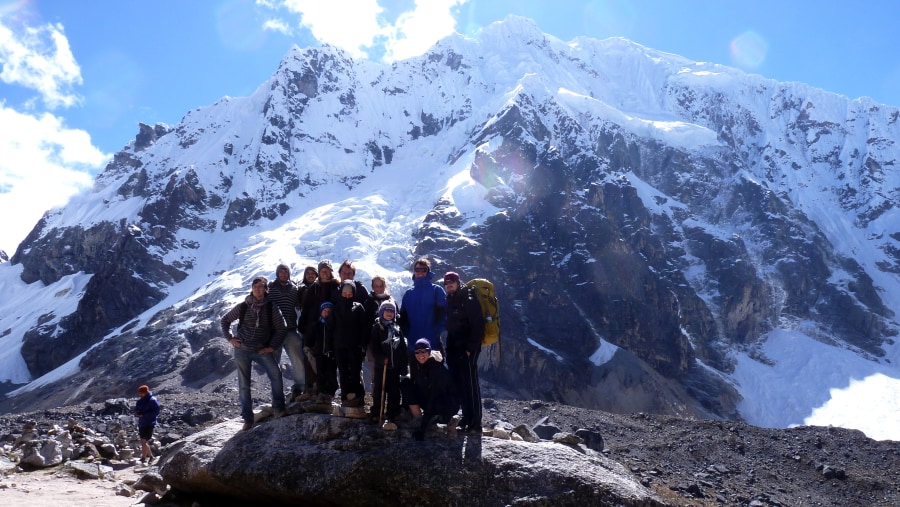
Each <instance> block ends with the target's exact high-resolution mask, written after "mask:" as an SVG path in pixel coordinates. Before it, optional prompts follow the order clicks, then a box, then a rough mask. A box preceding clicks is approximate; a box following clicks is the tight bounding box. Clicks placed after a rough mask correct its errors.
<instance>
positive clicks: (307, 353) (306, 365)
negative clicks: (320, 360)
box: [294, 266, 319, 401]
mask: <svg viewBox="0 0 900 507" xmlns="http://www.w3.org/2000/svg"><path fill="white" fill-rule="evenodd" d="M318 277H319V273H318V272H317V271H316V267H315V266H306V269H304V270H303V281H302V282H300V285H299V286H298V287H297V292H298V294H299V298H300V306H301V310H302V307H303V296H305V295H306V291H307V290H308V289H309V287H310V286H312V284H314V283H316V280H317V279H318ZM302 322H303V313H302V311H301V313H300V320H299V321H298V323H297V332H299V333H301V335H302V336H301V341H302V342H303V370H304V371H305V372H306V381H305V382H304V383H305V384H306V389H305V390H304V392H303V393H302V394H300V395H299V396H296V397H295V398H294V400H295V401H306V400H308V399H310V398H312V397H313V396H315V395H317V394H318V384H317V378H316V376H317V373H316V356H315V354H314V353H313V349H312V345H309V344H307V343H306V335H305V332H306V330H305V329H304V328H303V326H302Z"/></svg>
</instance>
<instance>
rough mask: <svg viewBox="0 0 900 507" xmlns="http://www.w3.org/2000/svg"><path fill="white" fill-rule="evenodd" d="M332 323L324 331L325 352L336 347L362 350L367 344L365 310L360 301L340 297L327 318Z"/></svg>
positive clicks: (331, 350)
mask: <svg viewBox="0 0 900 507" xmlns="http://www.w3.org/2000/svg"><path fill="white" fill-rule="evenodd" d="M328 319H329V320H330V321H331V322H332V323H333V325H332V326H330V327H328V328H327V329H326V332H325V344H324V345H323V350H324V351H325V352H333V351H334V350H336V349H352V350H356V351H359V352H364V351H365V348H366V347H367V346H368V344H369V335H368V333H367V332H366V331H367V328H366V310H365V309H364V308H363V306H362V305H361V304H360V303H357V302H356V301H353V300H352V299H344V298H341V300H340V301H338V302H336V303H335V304H334V308H333V309H332V310H331V316H330V317H329V318H328Z"/></svg>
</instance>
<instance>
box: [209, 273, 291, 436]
mask: <svg viewBox="0 0 900 507" xmlns="http://www.w3.org/2000/svg"><path fill="white" fill-rule="evenodd" d="M268 293H269V280H268V279H267V278H266V277H264V276H257V277H256V278H254V279H253V282H252V283H251V292H250V295H249V296H247V297H246V298H245V299H244V301H243V302H242V303H239V304H237V305H236V306H235V307H234V308H232V309H231V311H229V312H228V313H226V314H225V316H224V317H222V334H223V335H224V336H225V339H226V340H228V343H230V344H231V346H232V347H234V362H235V363H236V364H237V371H238V399H239V400H240V403H241V418H242V419H244V428H243V429H244V430H249V429H250V428H252V427H253V400H252V398H251V396H250V371H251V370H252V368H251V366H252V363H256V364H258V365H260V366H261V367H262V368H263V370H265V372H266V376H267V377H269V383H270V384H271V386H272V409H273V410H274V411H275V417H281V416H283V415H284V411H285V405H284V382H283V381H282V379H281V369H280V368H279V367H278V363H276V362H275V354H274V352H275V349H277V348H278V347H280V346H281V345H282V344H283V342H284V335H285V333H286V332H287V325H286V324H285V322H284V316H282V314H281V310H279V309H278V306H276V305H274V304H272V302H271V301H269V297H268ZM236 320H237V321H238V334H237V337H235V336H233V335H232V334H231V323H232V322H234V321H236Z"/></svg>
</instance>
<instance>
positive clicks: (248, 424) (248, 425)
mask: <svg viewBox="0 0 900 507" xmlns="http://www.w3.org/2000/svg"><path fill="white" fill-rule="evenodd" d="M252 427H253V421H244V427H243V428H241V431H247V430H249V429H250V428H252Z"/></svg>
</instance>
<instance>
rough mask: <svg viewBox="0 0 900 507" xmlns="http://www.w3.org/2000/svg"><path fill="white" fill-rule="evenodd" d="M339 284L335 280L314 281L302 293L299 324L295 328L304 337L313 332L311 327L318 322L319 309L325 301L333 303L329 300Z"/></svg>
mask: <svg viewBox="0 0 900 507" xmlns="http://www.w3.org/2000/svg"><path fill="white" fill-rule="evenodd" d="M339 284H340V282H338V281H337V280H336V279H332V280H331V281H330V282H327V283H322V282H321V281H319V280H316V281H315V282H313V284H312V285H310V286H309V287H307V288H306V291H305V292H304V293H303V301H302V302H301V303H300V308H301V311H300V324H299V326H298V327H297V329H298V330H299V331H300V332H301V333H303V334H304V335H306V334H307V333H312V332H313V327H314V326H315V325H316V322H317V321H318V320H319V307H321V306H322V303H324V302H326V301H330V302H332V303H334V302H335V301H333V300H332V299H331V298H332V295H333V294H334V289H335V287H338V286H339Z"/></svg>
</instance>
